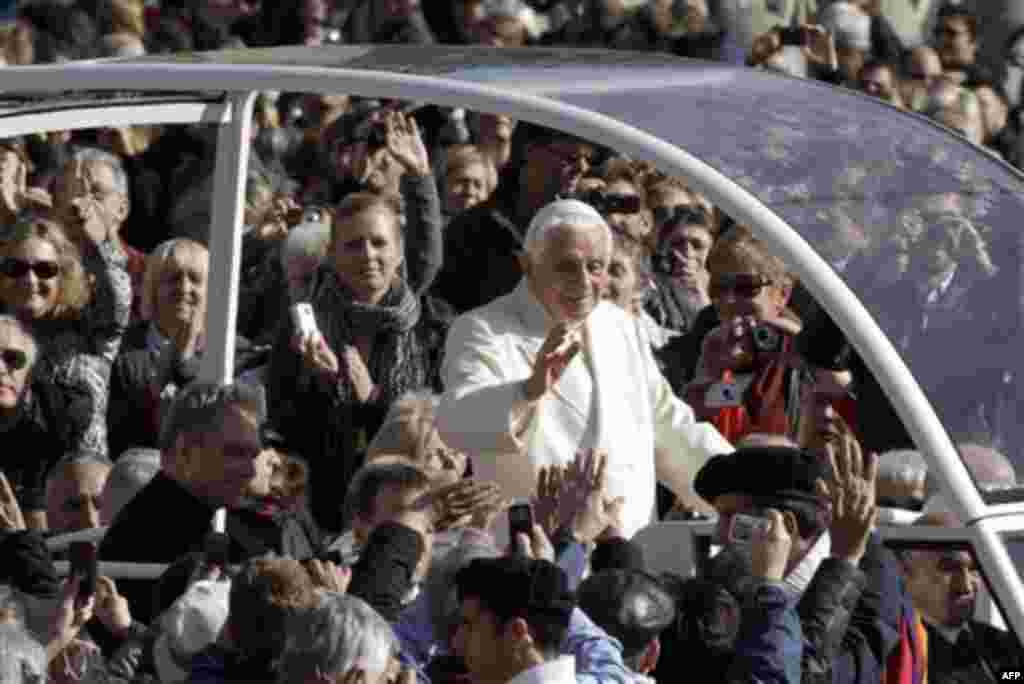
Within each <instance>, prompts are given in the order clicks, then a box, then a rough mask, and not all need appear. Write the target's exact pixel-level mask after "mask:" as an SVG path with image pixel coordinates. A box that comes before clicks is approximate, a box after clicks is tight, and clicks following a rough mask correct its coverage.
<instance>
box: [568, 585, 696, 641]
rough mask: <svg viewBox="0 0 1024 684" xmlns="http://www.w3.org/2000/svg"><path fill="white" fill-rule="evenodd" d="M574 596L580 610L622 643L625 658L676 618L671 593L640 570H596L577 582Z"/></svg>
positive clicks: (671, 623)
mask: <svg viewBox="0 0 1024 684" xmlns="http://www.w3.org/2000/svg"><path fill="white" fill-rule="evenodd" d="M576 597H577V600H578V601H579V606H580V609H581V610H582V611H583V612H584V613H586V614H587V615H588V616H589V617H590V619H591V620H593V621H594V622H595V623H596V624H597V625H598V626H599V627H600V628H601V629H603V630H604V631H606V632H608V634H610V635H611V636H613V637H615V638H616V639H618V640H619V641H620V642H621V643H622V655H623V657H625V658H630V657H633V656H635V655H637V654H639V653H641V652H642V651H643V649H644V648H645V647H646V646H647V644H649V643H650V642H651V639H654V638H655V637H656V636H658V635H659V634H661V633H662V632H663V631H664V630H665V629H667V628H668V627H670V626H671V625H673V624H674V623H675V619H676V606H675V600H674V599H673V598H672V595H671V594H669V593H668V591H667V590H666V589H665V587H663V586H662V585H661V583H660V582H659V581H658V580H656V579H655V578H654V577H651V576H650V575H648V574H646V573H643V572H637V571H631V570H605V571H603V572H599V573H597V574H595V575H591V576H590V577H588V578H587V579H586V580H584V581H583V583H582V584H580V586H579V589H578V590H577V591H576Z"/></svg>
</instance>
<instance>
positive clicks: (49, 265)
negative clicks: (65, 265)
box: [0, 257, 60, 280]
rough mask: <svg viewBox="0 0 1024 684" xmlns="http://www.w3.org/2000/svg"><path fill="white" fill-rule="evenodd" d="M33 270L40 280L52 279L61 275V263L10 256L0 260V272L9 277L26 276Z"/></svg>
mask: <svg viewBox="0 0 1024 684" xmlns="http://www.w3.org/2000/svg"><path fill="white" fill-rule="evenodd" d="M29 271H32V272H33V273H35V274H36V277H37V278H39V279H40V280H52V279H53V278H56V277H57V276H58V275H60V264H58V263H57V262H56V261H28V260H27V259H15V258H13V257H8V258H7V259H4V260H3V261H2V262H0V273H3V274H4V275H5V276H7V277H8V278H24V277H25V276H26V275H28V272H29Z"/></svg>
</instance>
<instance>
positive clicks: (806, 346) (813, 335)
mask: <svg viewBox="0 0 1024 684" xmlns="http://www.w3.org/2000/svg"><path fill="white" fill-rule="evenodd" d="M794 344H795V348H796V352H797V353H798V354H800V356H801V357H802V358H803V359H804V361H806V362H807V363H809V364H810V365H812V366H815V367H817V368H823V369H825V370H833V371H844V370H849V369H850V359H851V357H852V356H853V347H852V346H850V343H849V342H847V340H846V336H845V335H844V334H843V331H842V330H840V329H839V326H838V325H836V323H835V321H833V320H832V318H831V316H829V315H828V314H826V313H825V312H824V311H822V312H820V313H819V314H818V315H817V316H814V317H812V319H811V320H810V321H808V322H807V324H806V325H805V326H804V328H803V329H802V330H801V331H800V334H799V335H797V336H796V340H795V343H794Z"/></svg>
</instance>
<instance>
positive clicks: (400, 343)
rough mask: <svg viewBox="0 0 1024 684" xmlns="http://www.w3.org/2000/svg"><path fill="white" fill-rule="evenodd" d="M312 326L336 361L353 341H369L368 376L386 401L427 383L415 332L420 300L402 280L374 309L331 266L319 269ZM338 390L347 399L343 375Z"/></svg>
mask: <svg viewBox="0 0 1024 684" xmlns="http://www.w3.org/2000/svg"><path fill="white" fill-rule="evenodd" d="M313 310H314V311H315V312H316V319H317V325H318V326H319V327H320V331H321V332H322V333H323V335H324V338H325V339H326V340H327V344H328V345H329V346H330V348H331V349H332V350H333V351H334V353H335V354H337V355H338V357H339V359H340V358H341V352H342V349H344V348H345V347H346V346H348V345H354V344H355V342H356V340H358V339H366V338H370V339H372V340H373V351H372V354H371V357H370V359H368V360H367V367H368V370H369V371H370V377H372V378H373V380H374V382H375V383H376V384H377V386H378V387H380V389H381V395H380V398H381V400H383V401H385V402H390V401H392V400H394V399H396V398H398V397H400V396H401V395H402V394H404V393H405V392H407V391H410V390H415V389H418V388H421V387H424V386H426V385H427V383H428V377H429V376H428V373H427V358H426V354H425V352H424V350H423V349H422V348H421V347H422V345H421V343H420V341H419V339H418V338H417V336H416V334H415V332H414V328H415V327H416V324H417V323H418V322H419V320H420V300H419V298H418V297H416V295H415V294H413V292H412V290H410V289H409V286H408V284H407V283H406V281H405V279H404V278H401V277H400V278H398V279H397V280H396V282H395V284H394V285H392V287H391V289H389V290H388V292H387V294H385V295H384V298H383V299H382V300H381V301H380V303H379V304H366V303H364V302H358V301H356V300H355V299H354V297H353V296H352V292H351V291H350V290H349V289H348V288H347V287H345V285H344V284H343V283H342V282H341V279H340V278H339V277H338V275H337V273H335V271H334V270H333V269H332V268H330V267H323V268H321V270H320V273H319V277H318V283H317V285H316V290H315V292H314V294H313ZM341 376H342V378H343V380H342V382H341V384H340V386H339V388H338V391H339V393H340V398H341V399H342V400H343V401H348V400H351V399H352V396H353V388H352V385H351V383H350V382H349V381H348V375H347V374H346V373H342V374H341Z"/></svg>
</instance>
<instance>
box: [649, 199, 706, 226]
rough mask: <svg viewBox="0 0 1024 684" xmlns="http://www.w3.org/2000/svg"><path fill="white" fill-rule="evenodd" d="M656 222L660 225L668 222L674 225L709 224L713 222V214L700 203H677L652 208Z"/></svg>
mask: <svg viewBox="0 0 1024 684" xmlns="http://www.w3.org/2000/svg"><path fill="white" fill-rule="evenodd" d="M652 212H653V214H654V222H655V223H656V224H657V225H659V226H664V225H668V224H670V223H671V224H674V225H680V224H682V225H698V226H707V225H710V224H711V215H710V214H708V212H707V209H705V208H704V207H702V206H700V205H691V204H677V205H675V206H665V207H655V208H654V209H653V210H652Z"/></svg>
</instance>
